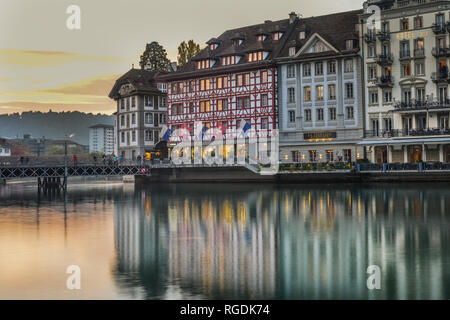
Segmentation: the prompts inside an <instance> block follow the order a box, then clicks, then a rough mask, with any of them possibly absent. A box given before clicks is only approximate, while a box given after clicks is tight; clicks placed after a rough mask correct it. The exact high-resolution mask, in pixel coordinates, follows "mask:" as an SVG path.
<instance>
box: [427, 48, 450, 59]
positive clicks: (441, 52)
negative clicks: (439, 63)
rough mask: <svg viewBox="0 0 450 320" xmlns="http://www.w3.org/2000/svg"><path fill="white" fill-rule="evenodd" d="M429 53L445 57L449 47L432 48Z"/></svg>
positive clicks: (449, 50) (449, 53) (449, 51)
mask: <svg viewBox="0 0 450 320" xmlns="http://www.w3.org/2000/svg"><path fill="white" fill-rule="evenodd" d="M431 54H432V55H433V56H434V57H435V58H441V57H447V56H449V55H450V49H449V48H433V50H431Z"/></svg>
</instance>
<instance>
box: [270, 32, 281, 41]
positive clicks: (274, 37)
mask: <svg viewBox="0 0 450 320" xmlns="http://www.w3.org/2000/svg"><path fill="white" fill-rule="evenodd" d="M282 36H283V32H275V33H273V34H272V40H274V41H278V40H280V39H281V37H282Z"/></svg>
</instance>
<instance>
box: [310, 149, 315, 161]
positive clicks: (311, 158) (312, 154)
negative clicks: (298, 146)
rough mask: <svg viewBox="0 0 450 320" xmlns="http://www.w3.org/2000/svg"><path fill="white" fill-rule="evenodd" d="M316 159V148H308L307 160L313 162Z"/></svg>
mask: <svg viewBox="0 0 450 320" xmlns="http://www.w3.org/2000/svg"><path fill="white" fill-rule="evenodd" d="M316 160H317V151H316V150H309V161H310V162H315V161H316Z"/></svg>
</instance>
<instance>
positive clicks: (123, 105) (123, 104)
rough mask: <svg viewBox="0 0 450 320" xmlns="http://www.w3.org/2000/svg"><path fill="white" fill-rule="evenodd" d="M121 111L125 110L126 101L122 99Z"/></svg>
mask: <svg viewBox="0 0 450 320" xmlns="http://www.w3.org/2000/svg"><path fill="white" fill-rule="evenodd" d="M120 109H122V110H123V109H125V100H124V99H121V100H120Z"/></svg>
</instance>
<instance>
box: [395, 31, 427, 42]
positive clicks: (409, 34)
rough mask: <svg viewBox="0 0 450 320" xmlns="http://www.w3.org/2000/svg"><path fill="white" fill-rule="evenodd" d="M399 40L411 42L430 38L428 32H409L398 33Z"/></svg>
mask: <svg viewBox="0 0 450 320" xmlns="http://www.w3.org/2000/svg"><path fill="white" fill-rule="evenodd" d="M396 37H397V40H409V39H417V38H419V39H420V38H426V37H428V31H416V32H414V31H409V32H400V33H397V36H396Z"/></svg>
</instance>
